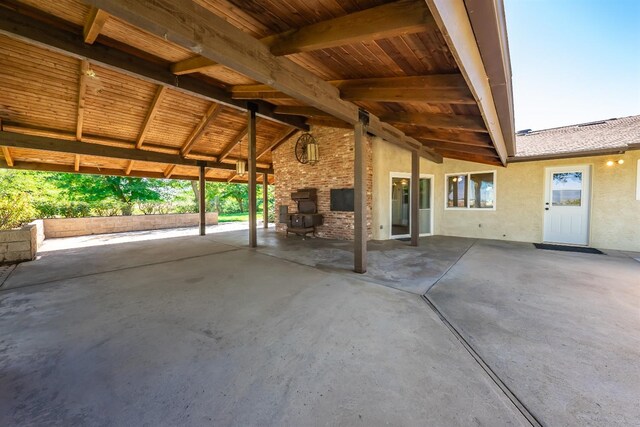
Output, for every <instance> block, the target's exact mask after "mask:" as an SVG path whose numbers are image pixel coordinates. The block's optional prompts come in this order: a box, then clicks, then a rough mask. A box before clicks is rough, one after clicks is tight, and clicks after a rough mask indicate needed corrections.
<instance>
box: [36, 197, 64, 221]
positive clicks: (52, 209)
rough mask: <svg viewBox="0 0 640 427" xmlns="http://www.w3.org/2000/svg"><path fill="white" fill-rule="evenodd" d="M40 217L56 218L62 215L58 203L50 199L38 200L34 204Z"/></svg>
mask: <svg viewBox="0 0 640 427" xmlns="http://www.w3.org/2000/svg"><path fill="white" fill-rule="evenodd" d="M33 206H34V208H35V210H36V212H37V215H36V216H37V217H38V218H55V217H57V216H59V215H60V208H59V206H58V203H55V202H50V201H42V200H40V201H37V202H34V204H33Z"/></svg>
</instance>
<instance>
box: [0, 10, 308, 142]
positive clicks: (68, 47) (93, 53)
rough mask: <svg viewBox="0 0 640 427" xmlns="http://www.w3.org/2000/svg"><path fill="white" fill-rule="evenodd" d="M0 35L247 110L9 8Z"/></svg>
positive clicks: (297, 121)
mask: <svg viewBox="0 0 640 427" xmlns="http://www.w3.org/2000/svg"><path fill="white" fill-rule="evenodd" d="M35 12H37V11H35ZM238 31H239V30H238ZM0 34H2V35H6V36H8V37H11V38H13V39H17V40H20V41H23V42H25V43H28V44H31V45H34V46H38V47H41V48H44V49H47V50H50V51H54V52H58V53H61V54H63V55H66V56H70V57H73V58H77V59H79V60H89V61H90V62H91V63H93V64H96V65H100V66H102V67H105V68H108V69H110V70H114V71H116V72H119V73H123V74H126V75H129V76H132V77H135V78H137V79H140V80H143V81H146V82H149V83H153V84H156V85H163V86H167V87H169V88H171V89H174V90H176V91H179V92H182V93H185V94H188V95H191V96H196V97H198V98H200V99H205V100H207V101H213V102H218V103H221V104H223V105H226V106H229V107H231V108H234V109H237V110H241V111H246V110H247V102H246V101H241V100H234V99H232V98H231V97H230V96H229V95H228V94H227V92H226V91H225V90H223V89H221V88H219V87H216V86H214V85H211V84H208V83H207V82H204V81H202V80H200V79H197V78H194V77H190V76H182V77H180V80H179V82H177V81H176V77H175V75H174V74H173V73H172V72H171V71H170V70H169V69H167V68H166V67H165V66H163V65H161V64H157V63H155V62H152V61H148V60H146V59H143V58H140V57H137V56H133V55H131V54H129V53H127V52H124V51H122V50H119V49H116V48H113V47H109V46H105V45H103V44H101V43H99V42H98V43H94V44H93V45H87V44H85V43H84V39H83V38H82V36H80V35H78V34H75V33H70V32H67V31H64V30H61V29H58V28H55V27H53V26H51V25H47V24H44V23H43V22H41V21H39V20H36V19H33V18H32V17H29V16H24V15H21V14H20V13H18V12H15V11H12V10H9V9H6V8H0ZM254 103H255V104H256V105H257V106H258V111H257V115H258V116H260V117H263V118H268V119H269V120H273V121H276V122H278V123H282V124H286V125H289V126H292V127H296V128H298V129H302V130H307V129H308V126H307V125H306V124H305V123H304V120H303V119H302V118H300V117H294V116H282V115H276V114H274V113H273V109H274V107H273V105H271V104H269V103H266V102H261V101H257V102H254Z"/></svg>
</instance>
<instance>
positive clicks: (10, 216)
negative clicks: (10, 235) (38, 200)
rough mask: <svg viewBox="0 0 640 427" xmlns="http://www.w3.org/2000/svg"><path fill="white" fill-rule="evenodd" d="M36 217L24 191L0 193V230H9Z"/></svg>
mask: <svg viewBox="0 0 640 427" xmlns="http://www.w3.org/2000/svg"><path fill="white" fill-rule="evenodd" d="M35 217H36V210H35V209H34V208H33V206H32V205H31V201H30V200H29V195H28V194H26V193H17V194H2V195H0V230H11V229H12V228H18V227H20V226H22V225H23V224H26V223H28V222H29V221H31V220H32V219H34V218H35Z"/></svg>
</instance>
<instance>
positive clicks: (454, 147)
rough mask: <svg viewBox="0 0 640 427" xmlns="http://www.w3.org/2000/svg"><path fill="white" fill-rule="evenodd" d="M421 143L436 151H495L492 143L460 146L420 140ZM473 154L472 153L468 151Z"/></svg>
mask: <svg viewBox="0 0 640 427" xmlns="http://www.w3.org/2000/svg"><path fill="white" fill-rule="evenodd" d="M419 141H420V142H421V143H422V144H423V145H424V146H425V147H429V148H432V149H434V150H438V149H440V148H442V149H445V150H454V151H465V149H469V150H473V149H477V148H479V149H486V148H488V149H491V150H493V145H491V143H485V144H460V143H457V142H444V141H431V140H428V139H422V138H419ZM466 152H472V151H466Z"/></svg>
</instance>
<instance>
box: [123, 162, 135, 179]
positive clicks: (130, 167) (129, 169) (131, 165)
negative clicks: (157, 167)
mask: <svg viewBox="0 0 640 427" xmlns="http://www.w3.org/2000/svg"><path fill="white" fill-rule="evenodd" d="M134 164H135V161H133V160H129V163H128V164H127V168H126V169H125V170H124V173H125V175H129V174H131V170H133V165H134Z"/></svg>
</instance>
